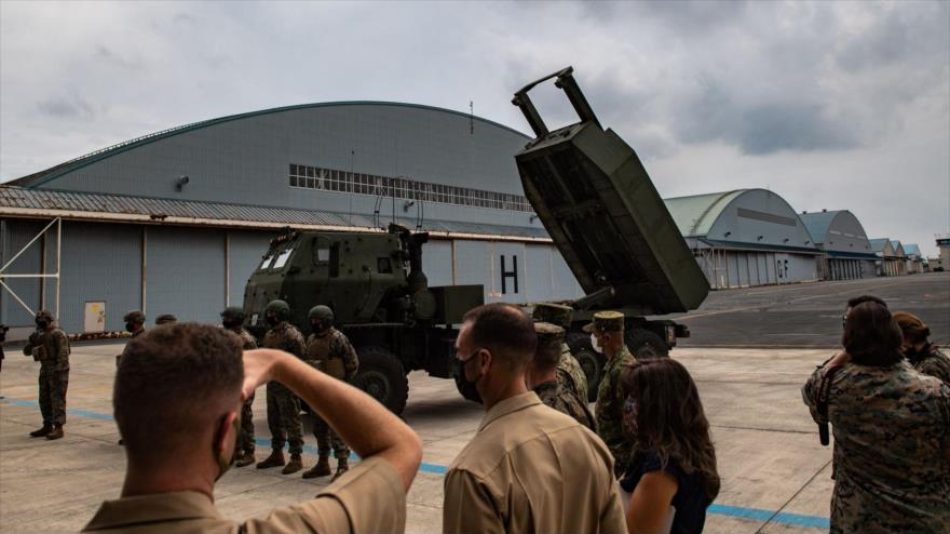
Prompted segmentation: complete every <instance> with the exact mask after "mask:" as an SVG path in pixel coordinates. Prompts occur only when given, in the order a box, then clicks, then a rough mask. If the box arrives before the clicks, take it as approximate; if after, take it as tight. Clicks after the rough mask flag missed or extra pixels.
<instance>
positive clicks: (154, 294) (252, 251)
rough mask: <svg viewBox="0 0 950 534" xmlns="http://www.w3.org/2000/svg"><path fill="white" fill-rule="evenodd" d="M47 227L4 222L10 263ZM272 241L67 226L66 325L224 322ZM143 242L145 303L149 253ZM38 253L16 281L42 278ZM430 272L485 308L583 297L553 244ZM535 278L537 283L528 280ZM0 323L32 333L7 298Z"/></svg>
mask: <svg viewBox="0 0 950 534" xmlns="http://www.w3.org/2000/svg"><path fill="white" fill-rule="evenodd" d="M47 223H48V221H43V222H36V221H22V220H15V221H4V232H2V233H0V235H2V246H0V254H2V257H3V258H9V257H11V256H12V255H13V254H14V253H15V252H16V251H18V250H19V249H20V248H21V247H22V246H23V245H24V244H26V243H27V242H28V241H29V240H30V239H32V238H33V236H34V235H35V234H36V232H38V231H39V230H41V229H42V228H43V226H45V225H46V224H47ZM271 237H272V233H271V232H267V231H251V230H247V231H243V230H224V229H208V228H183V227H159V226H135V225H123V224H109V223H88V222H75V221H67V222H64V223H63V248H62V253H63V261H62V273H63V274H62V276H63V278H62V282H63V287H62V290H61V293H60V298H61V311H60V324H61V325H62V326H63V328H64V329H65V330H66V331H67V332H70V333H79V332H82V331H83V316H84V307H85V304H86V303H87V302H102V303H104V305H105V316H106V327H105V329H106V330H110V331H117V330H122V329H123V328H124V324H123V322H122V316H123V315H125V313H126V312H127V311H129V310H132V309H145V311H146V314H147V316H148V323H149V324H153V323H154V319H155V317H157V316H158V315H160V314H163V313H172V314H174V315H176V316H177V317H178V319H179V320H181V321H200V322H209V323H214V322H217V321H218V318H219V313H220V311H221V310H222V309H223V308H224V307H225V306H227V305H228V300H230V305H238V306H239V305H241V303H242V302H243V298H244V287H245V285H246V284H247V279H248V278H249V277H250V275H251V273H252V272H253V271H254V269H255V268H256V267H257V265H258V263H259V262H260V258H261V256H262V255H263V254H264V252H265V251H266V248H267V244H268V241H269V240H270V238H271ZM143 243H145V257H144V260H145V266H144V272H145V279H144V287H145V302H143V300H142V296H143V294H142V293H143V290H142V288H143V276H142V274H143V265H142V261H143V254H142V248H143ZM40 250H41V248H40V246H38V245H34V246H33V247H31V248H30V249H28V250H27V252H26V253H25V254H24V255H23V256H21V257H20V258H19V259H18V260H17V262H16V263H15V264H14V265H13V268H12V269H11V270H10V272H17V273H26V272H31V273H39V272H41V271H42V262H41V259H40ZM55 250H56V248H55V231H51V232H50V233H49V237H48V238H47V245H46V251H47V254H46V255H47V268H46V272H48V273H52V272H54V270H55ZM423 269H424V270H425V272H426V275H427V276H428V278H429V284H430V285H432V286H439V285H453V284H459V285H462V284H481V285H483V286H484V287H485V300H486V302H512V303H528V302H537V301H543V300H562V299H570V298H577V297H579V296H581V295H582V292H581V289H580V286H579V285H578V284H577V282H576V280H574V277H573V275H572V274H571V272H570V270H569V269H568V267H567V264H566V263H565V262H564V260H563V259H562V258H561V255H560V253H559V252H558V251H557V249H556V248H555V247H554V246H553V245H549V244H524V243H517V242H505V241H498V242H494V241H471V240H457V241H447V240H432V241H430V242H428V243H426V245H425V246H424V253H423ZM529 274H530V276H529ZM11 286H12V287H13V288H14V290H15V291H17V292H18V293H19V294H20V295H21V296H22V297H23V298H24V300H26V302H27V304H28V305H29V306H30V307H31V308H34V309H36V308H39V307H40V306H41V297H40V282H39V281H37V280H16V281H11ZM55 290H56V282H55V281H54V280H48V281H47V282H46V299H47V306H48V307H50V308H52V307H53V303H54V302H55ZM0 314H2V315H0V321H2V322H5V323H7V324H12V325H16V326H27V327H28V326H31V325H32V322H33V318H32V317H31V316H30V315H29V314H27V313H26V311H24V310H22V308H21V307H20V306H19V305H18V304H16V303H15V302H13V301H12V299H11V298H10V296H9V295H8V294H6V292H5V291H4V292H2V293H0Z"/></svg>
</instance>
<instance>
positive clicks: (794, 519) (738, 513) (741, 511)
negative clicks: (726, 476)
mask: <svg viewBox="0 0 950 534" xmlns="http://www.w3.org/2000/svg"><path fill="white" fill-rule="evenodd" d="M708 512H709V513H711V514H718V515H728V516H731V517H738V518H740V519H751V520H754V521H768V520H769V519H771V520H772V522H774V523H782V524H785V525H794V526H797V527H809V528H821V529H825V530H827V529H829V528H831V521H830V520H829V519H828V518H826V517H818V516H814V515H801V514H791V513H788V512H779V513H777V514H776V513H775V512H774V511H772V510H763V509H761V508H743V507H740V506H729V505H726V504H711V505H710V506H709V508H708ZM773 515H774V516H775V517H772V516H773Z"/></svg>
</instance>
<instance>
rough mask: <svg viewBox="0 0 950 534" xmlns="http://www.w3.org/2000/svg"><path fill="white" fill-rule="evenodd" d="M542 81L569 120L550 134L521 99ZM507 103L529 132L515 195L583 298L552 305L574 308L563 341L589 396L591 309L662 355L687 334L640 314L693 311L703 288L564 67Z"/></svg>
mask: <svg viewBox="0 0 950 534" xmlns="http://www.w3.org/2000/svg"><path fill="white" fill-rule="evenodd" d="M551 79H554V80H555V86H556V87H558V88H560V89H562V90H563V91H564V92H565V94H566V96H567V98H568V100H569V101H570V103H571V105H572V107H573V108H574V110H575V111H576V113H577V115H578V117H579V120H578V121H577V122H575V123H573V124H569V125H567V126H564V127H562V128H559V129H557V130H554V131H549V130H548V128H547V125H546V124H545V123H544V121H543V120H542V119H541V116H540V114H539V113H538V110H537V109H536V108H535V106H534V104H533V103H532V101H531V99H530V98H529V96H528V92H529V91H531V90H532V89H533V88H534V87H535V86H537V85H538V84H540V83H542V82H545V81H548V80H551ZM512 103H513V104H515V105H516V106H518V107H519V108H520V109H521V111H522V113H523V114H524V116H525V118H526V119H527V121H528V124H529V125H530V126H531V129H532V130H533V131H534V133H535V136H536V137H535V139H533V140H532V141H530V142H529V143H528V144H527V146H526V147H525V148H524V150H522V151H521V152H519V153H518V154H517V155H516V156H515V160H516V162H517V165H518V172H519V174H520V175H521V182H522V185H523V186H524V192H525V195H526V196H527V198H528V201H529V202H530V203H531V206H532V207H533V208H534V210H535V212H536V213H537V214H538V218H539V219H540V220H541V222H542V224H543V225H544V228H545V230H547V232H548V234H549V235H550V236H551V239H553V240H554V243H555V245H556V246H557V248H558V250H559V251H560V252H561V255H562V256H563V257H564V259H565V260H566V261H567V264H568V266H569V267H570V269H571V272H572V273H573V274H574V277H575V278H577V281H578V282H579V283H580V285H581V288H582V289H583V290H584V292H585V293H586V294H587V296H585V297H583V298H581V299H578V300H576V301H571V302H561V303H560V304H567V305H570V306H571V307H573V308H574V310H575V311H574V324H572V328H571V332H572V333H571V334H570V335H569V344H570V345H571V348H572V350H573V352H574V354H575V355H576V356H577V357H578V359H579V360H580V362H581V365H582V366H583V367H584V371H585V373H586V374H587V376H588V379H589V380H590V382H591V384H590V391H591V392H592V395H596V391H597V384H598V383H599V381H600V374H601V369H602V367H603V364H604V361H603V358H602V356H600V355H597V354H596V353H595V352H594V351H593V350H592V348H591V347H590V341H589V337H588V336H587V335H584V334H580V327H581V326H582V325H583V324H586V323H587V322H589V321H590V319H591V316H592V315H593V313H594V312H595V311H597V310H601V309H612V310H618V311H622V312H623V313H624V315H625V316H626V327H625V334H626V341H627V346H628V348H629V349H630V350H631V351H633V352H634V353H635V354H637V355H638V356H640V357H644V356H646V357H650V356H665V355H667V354H668V351H669V350H670V349H671V348H673V347H674V346H675V345H676V339H677V338H678V337H687V336H689V330H688V329H687V328H686V326H685V325H681V324H677V323H675V322H673V321H670V320H648V319H646V318H645V317H646V316H655V315H664V314H669V313H676V312H686V311H689V310H693V309H696V308H698V307H699V305H700V304H702V302H703V300H704V299H705V298H706V295H707V294H708V293H709V283H708V282H707V280H706V276H705V275H704V274H703V272H702V270H700V268H699V265H698V264H697V263H696V260H695V259H694V258H693V254H692V252H691V251H690V249H689V247H688V246H687V244H686V241H685V240H684V239H683V236H682V235H681V234H680V232H679V230H678V229H677V227H676V224H675V223H674V222H673V217H672V216H671V215H670V213H669V211H668V210H667V209H666V205H665V204H664V203H663V199H662V198H660V195H659V193H657V190H656V187H654V185H653V182H652V181H650V176H649V174H647V171H646V169H645V168H644V167H643V164H642V163H641V162H640V158H639V157H637V153H636V151H634V150H633V148H631V147H630V146H629V145H627V143H625V142H624V141H623V139H621V138H620V136H618V135H617V134H616V133H615V132H614V131H613V130H610V129H607V130H605V129H604V128H603V127H602V126H601V125H600V121H598V120H597V117H596V115H594V112H593V110H592V109H591V107H590V105H589V104H588V102H587V99H586V98H585V97H584V94H583V93H582V92H581V90H580V88H579V87H578V85H577V82H576V81H575V80H574V77H573V69H572V68H571V67H568V68H566V69H564V70H561V71H559V72H556V73H554V74H551V75H550V76H546V77H544V78H541V79H540V80H537V81H535V82H533V83H530V84H528V85H527V86H525V87H524V88H523V89H521V90H520V91H518V92H517V93H515V96H514V100H513V101H512ZM591 400H593V399H591Z"/></svg>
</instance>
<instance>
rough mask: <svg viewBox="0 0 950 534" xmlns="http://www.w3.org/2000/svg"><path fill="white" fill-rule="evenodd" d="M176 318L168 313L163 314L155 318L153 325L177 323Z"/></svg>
mask: <svg viewBox="0 0 950 534" xmlns="http://www.w3.org/2000/svg"><path fill="white" fill-rule="evenodd" d="M177 322H178V317H175V316H174V315H172V314H170V313H163V314H162V315H159V316H158V317H156V318H155V324H168V323H177Z"/></svg>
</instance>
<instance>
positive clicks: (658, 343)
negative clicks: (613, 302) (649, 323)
mask: <svg viewBox="0 0 950 534" xmlns="http://www.w3.org/2000/svg"><path fill="white" fill-rule="evenodd" d="M624 337H625V338H626V339H625V341H626V342H627V349H629V350H630V352H631V353H632V354H633V355H634V356H636V357H637V359H638V360H648V359H651V358H666V357H667V356H669V355H670V349H669V347H667V346H666V343H665V342H664V341H663V338H661V337H660V336H658V335H656V334H654V333H653V332H651V331H649V330H643V329H642V328H637V327H636V326H634V327H633V328H632V329H631V330H628V331H627V332H626V334H625V336H624Z"/></svg>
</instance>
